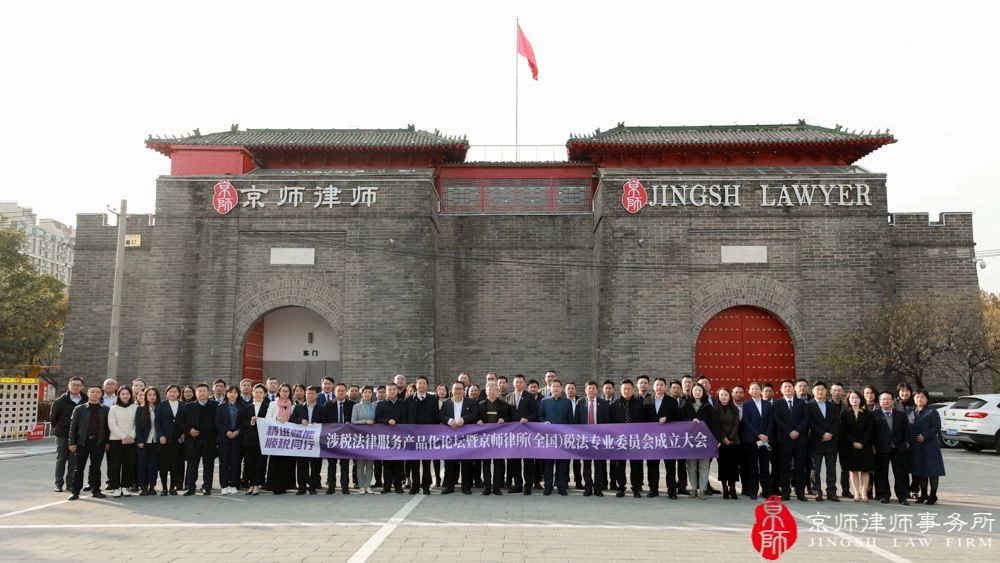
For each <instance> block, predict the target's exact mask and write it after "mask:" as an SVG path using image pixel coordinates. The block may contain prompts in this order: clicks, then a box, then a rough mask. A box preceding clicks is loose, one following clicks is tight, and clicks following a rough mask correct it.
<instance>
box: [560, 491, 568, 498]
mask: <svg viewBox="0 0 1000 563" xmlns="http://www.w3.org/2000/svg"><path fill="white" fill-rule="evenodd" d="M567 494H568V493H567V492H566V489H559V496H561V497H564V496H566V495H567Z"/></svg>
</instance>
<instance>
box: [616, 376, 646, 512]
mask: <svg viewBox="0 0 1000 563" xmlns="http://www.w3.org/2000/svg"><path fill="white" fill-rule="evenodd" d="M619 389H620V390H621V396H620V397H618V399H617V400H616V401H615V402H613V403H611V422H612V423H613V424H637V423H640V422H646V407H645V406H644V405H643V404H642V401H640V400H639V398H638V397H636V396H635V395H633V392H634V391H635V387H634V386H633V385H632V380H631V379H626V380H624V381H622V383H621V385H620V386H619ZM626 463H628V465H629V468H630V469H631V471H630V472H629V481H630V482H631V483H632V495H633V496H634V497H635V498H640V497H642V460H641V459H633V460H629V461H628V462H626V461H625V460H621V459H616V460H613V461H612V462H611V467H612V468H613V471H615V481H617V484H618V492H617V493H616V494H615V496H616V497H623V496H625V464H626Z"/></svg>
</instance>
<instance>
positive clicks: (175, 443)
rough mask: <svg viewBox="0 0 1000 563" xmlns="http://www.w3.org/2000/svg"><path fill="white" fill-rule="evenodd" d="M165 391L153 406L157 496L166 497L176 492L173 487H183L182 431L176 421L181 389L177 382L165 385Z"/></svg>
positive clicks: (181, 410)
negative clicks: (157, 480)
mask: <svg viewBox="0 0 1000 563" xmlns="http://www.w3.org/2000/svg"><path fill="white" fill-rule="evenodd" d="M165 394H166V396H167V397H166V399H165V400H164V401H162V402H161V403H160V404H158V405H156V437H157V440H158V441H159V442H160V446H159V447H158V448H157V449H158V450H159V468H160V485H161V489H160V496H167V494H168V493H169V494H171V495H176V494H177V489H180V488H184V431H183V429H182V428H181V424H180V421H182V420H184V401H182V400H181V388H180V387H178V386H177V385H173V384H171V385H167V390H166V392H165ZM168 475H169V477H170V482H169V487H168V482H167V476H168Z"/></svg>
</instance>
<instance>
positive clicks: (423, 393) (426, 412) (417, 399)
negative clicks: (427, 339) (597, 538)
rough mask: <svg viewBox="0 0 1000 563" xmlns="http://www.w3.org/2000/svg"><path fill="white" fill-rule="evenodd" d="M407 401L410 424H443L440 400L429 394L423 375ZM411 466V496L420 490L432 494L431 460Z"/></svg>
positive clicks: (412, 462)
mask: <svg viewBox="0 0 1000 563" xmlns="http://www.w3.org/2000/svg"><path fill="white" fill-rule="evenodd" d="M407 401H409V412H408V416H407V423H408V424H441V411H440V410H438V398H437V397H436V396H431V395H428V394H427V378H426V377H424V376H422V375H421V376H420V377H418V378H417V392H416V394H414V395H413V396H412V397H410V398H408V399H407ZM409 464H410V494H411V495H415V494H417V493H418V492H419V491H420V490H423V492H424V494H425V495H429V494H431V475H432V473H431V460H429V459H424V460H420V461H416V460H414V461H411V462H409ZM421 474H422V475H421Z"/></svg>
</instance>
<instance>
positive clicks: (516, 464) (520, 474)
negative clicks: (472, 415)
mask: <svg viewBox="0 0 1000 563" xmlns="http://www.w3.org/2000/svg"><path fill="white" fill-rule="evenodd" d="M526 386H527V382H526V380H525V378H524V374H520V373H519V374H517V375H515V376H514V392H513V393H511V394H510V395H507V404H508V405H510V410H511V412H510V416H511V420H512V421H515V420H516V421H519V422H520V423H521V424H524V423H525V422H538V403H537V402H535V398H534V397H533V396H532V395H531V394H530V393H528V391H527V389H526ZM522 465H523V471H522ZM507 473H508V474H510V475H513V485H514V486H513V487H512V488H511V489H510V491H509V492H511V493H512V494H518V493H523V494H525V495H530V494H531V485H532V482H533V481H534V478H535V462H534V460H533V459H531V458H527V459H509V460H507Z"/></svg>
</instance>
